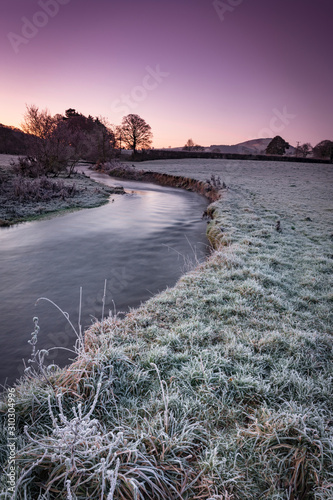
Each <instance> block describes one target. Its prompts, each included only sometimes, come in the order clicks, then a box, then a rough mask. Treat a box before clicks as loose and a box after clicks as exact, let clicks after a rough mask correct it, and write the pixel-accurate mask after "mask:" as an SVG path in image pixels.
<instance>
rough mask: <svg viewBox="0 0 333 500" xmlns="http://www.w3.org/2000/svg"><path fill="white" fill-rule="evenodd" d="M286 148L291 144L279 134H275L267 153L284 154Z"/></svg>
mask: <svg viewBox="0 0 333 500" xmlns="http://www.w3.org/2000/svg"><path fill="white" fill-rule="evenodd" d="M286 149H289V144H288V142H286V141H285V140H284V139H282V137H280V136H279V135H277V136H275V137H274V139H272V140H271V142H270V143H269V144H268V146H267V148H266V154H267V155H284V154H285V152H286Z"/></svg>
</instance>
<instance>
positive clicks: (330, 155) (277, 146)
mask: <svg viewBox="0 0 333 500" xmlns="http://www.w3.org/2000/svg"><path fill="white" fill-rule="evenodd" d="M289 147H290V146H289V144H288V142H286V141H285V140H284V139H282V137H280V136H279V135H277V136H276V137H274V138H273V139H272V140H271V142H270V143H269V144H268V146H267V148H266V154H271V155H284V154H285V152H286V150H287V149H289ZM295 155H296V157H299V158H306V157H307V156H309V155H312V156H313V157H314V158H318V159H323V160H327V159H329V160H331V161H333V142H332V141H328V140H324V141H321V142H319V143H318V144H317V145H316V146H315V147H314V148H313V147H312V146H311V144H310V143H309V142H306V143H305V144H302V145H300V144H298V145H297V147H296V150H295Z"/></svg>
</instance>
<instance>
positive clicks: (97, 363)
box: [1, 160, 333, 500]
mask: <svg viewBox="0 0 333 500" xmlns="http://www.w3.org/2000/svg"><path fill="white" fill-rule="evenodd" d="M137 167H138V168H144V169H147V170H154V171H159V172H167V173H171V174H175V175H184V176H186V177H193V178H196V179H199V180H206V179H207V178H208V179H209V178H210V177H211V175H212V174H213V175H215V176H218V177H219V178H220V179H221V181H222V182H225V184H226V185H227V186H228V189H224V190H223V194H222V197H221V198H220V199H219V200H218V201H216V202H215V203H214V204H212V205H211V206H210V207H209V213H210V215H211V216H212V220H211V221H210V222H209V224H208V232H209V237H210V239H211V241H212V242H213V244H214V247H215V250H214V251H213V252H212V255H211V256H210V258H209V259H208V260H207V261H206V262H205V263H203V264H200V265H199V266H198V267H196V268H194V269H193V270H192V271H190V272H189V273H187V274H185V275H184V276H183V277H182V278H181V279H180V280H179V282H178V283H177V284H176V286H175V287H174V288H172V289H168V290H166V291H164V292H163V293H161V294H159V295H158V296H156V297H154V298H152V299H151V300H149V301H148V302H146V303H145V304H143V305H142V306H141V307H140V308H139V309H137V310H132V311H131V312H130V313H129V314H128V315H127V316H126V317H125V318H124V319H119V318H118V317H117V315H110V316H109V317H107V318H106V319H105V320H104V321H102V322H97V323H95V324H94V325H93V326H92V327H91V328H90V329H89V330H88V331H87V332H85V339H84V343H83V341H82V339H81V337H80V332H78V343H77V346H76V350H77V352H78V357H77V359H76V361H75V362H74V363H73V364H72V365H71V366H69V367H68V368H67V369H64V370H57V369H55V368H54V367H50V368H49V369H48V368H47V367H43V366H40V368H38V369H37V372H38V373H39V375H38V376H37V377H32V376H31V375H29V374H28V375H27V376H26V378H25V379H24V380H22V381H21V383H20V384H18V385H17V386H16V418H17V442H16V446H17V456H16V459H17V461H16V466H17V477H18V479H17V482H16V490H15V492H14V495H15V496H13V498H17V499H22V500H23V499H25V498H27V499H40V500H42V499H87V498H92V499H101V500H102V499H107V500H111V499H115V500H118V499H119V500H125V499H140V500H148V499H154V500H155V499H165V500H170V499H188V500H189V499H195V498H196V499H210V500H213V499H215V500H245V499H259V498H260V499H270V500H273V499H274V500H306V499H315V500H329V499H332V498H333V432H332V431H333V399H332V373H333V372H332V335H331V333H332V324H331V319H332V318H331V306H332V290H331V278H332V257H333V251H332V238H333V235H332V233H331V231H332V230H331V227H330V223H331V219H332V210H333V209H332V205H331V199H332V193H331V186H332V166H330V165H316V164H310V165H308V164H300V163H298V164H284V163H282V162H279V163H273V162H271V163H269V162H261V163H255V162H249V161H242V162H237V161H226V160H207V161H201V160H183V161H175V162H170V161H159V162H153V163H146V164H144V163H140V164H139V165H138V166H137ZM39 334H40V335H42V332H40V333H39ZM36 335H37V333H36V334H35V337H36ZM37 346H38V344H37ZM39 354H41V353H39ZM44 354H45V353H42V354H41V358H39V359H40V360H41V361H43V359H44ZM36 356H37V354H36V351H35V353H34V359H37V358H38V356H37V357H36ZM41 364H42V363H40V365H41ZM37 365H38V363H37ZM2 411H3V425H2V438H1V460H2V463H3V467H4V472H5V473H6V472H8V461H7V454H8V449H7V440H8V430H7V422H6V411H7V406H6V396H5V398H4V403H3V404H2ZM2 481H3V482H2V496H1V498H11V495H10V494H9V493H8V488H7V483H6V482H7V479H6V476H5V475H4V476H3V480H2Z"/></svg>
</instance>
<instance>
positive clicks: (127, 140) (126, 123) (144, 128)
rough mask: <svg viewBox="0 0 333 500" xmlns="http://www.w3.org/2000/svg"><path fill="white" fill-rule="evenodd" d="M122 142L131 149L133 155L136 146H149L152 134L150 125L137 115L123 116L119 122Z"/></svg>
mask: <svg viewBox="0 0 333 500" xmlns="http://www.w3.org/2000/svg"><path fill="white" fill-rule="evenodd" d="M121 130H122V142H123V143H124V144H125V145H126V146H127V147H128V148H129V149H132V150H133V154H134V155H135V153H136V151H137V149H138V148H144V149H145V148H149V147H150V146H151V143H152V137H153V134H152V132H151V127H150V125H148V123H146V122H145V120H144V119H143V118H141V117H140V116H139V115H133V114H130V115H127V116H124V118H123V120H122V123H121Z"/></svg>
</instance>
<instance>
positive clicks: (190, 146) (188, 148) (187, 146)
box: [183, 139, 205, 151]
mask: <svg viewBox="0 0 333 500" xmlns="http://www.w3.org/2000/svg"><path fill="white" fill-rule="evenodd" d="M204 150H205V148H204V147H203V146H199V144H194V142H193V140H192V139H189V140H188V141H187V143H186V144H185V146H184V147H183V151H204Z"/></svg>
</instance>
